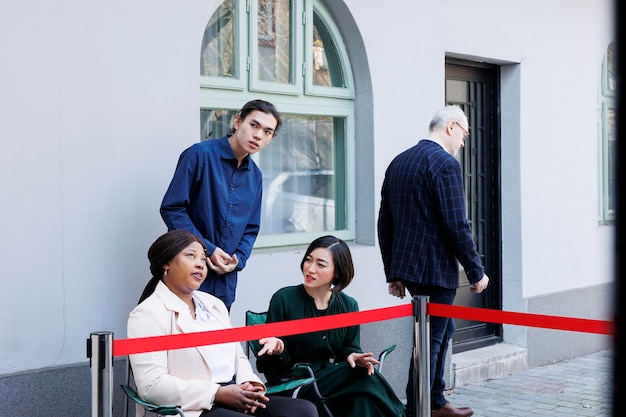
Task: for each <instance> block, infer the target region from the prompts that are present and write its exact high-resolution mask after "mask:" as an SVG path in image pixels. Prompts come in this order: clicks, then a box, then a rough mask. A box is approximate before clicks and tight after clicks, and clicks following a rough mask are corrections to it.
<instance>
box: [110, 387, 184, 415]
mask: <svg viewBox="0 0 626 417" xmlns="http://www.w3.org/2000/svg"><path fill="white" fill-rule="evenodd" d="M122 390H123V391H124V393H125V394H126V396H127V397H128V398H130V399H131V400H133V401H134V402H136V403H137V404H139V405H141V406H142V407H143V408H144V409H145V410H147V411H151V412H153V413H155V414H156V415H158V416H176V415H178V416H180V417H185V413H183V410H182V409H181V408H180V406H178V405H156V404H152V403H149V402H146V401H144V400H142V399H141V398H140V397H139V395H138V394H137V392H136V391H135V390H134V389H132V388H131V387H129V386H128V385H122Z"/></svg>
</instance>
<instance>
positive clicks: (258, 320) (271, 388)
mask: <svg viewBox="0 0 626 417" xmlns="http://www.w3.org/2000/svg"><path fill="white" fill-rule="evenodd" d="M266 320H267V312H266V311H265V312H262V313H256V312H254V311H250V310H248V311H246V326H253V325H257V324H265V321H266ZM260 350H261V344H260V343H259V341H258V340H249V341H248V343H247V353H248V357H249V356H250V352H252V353H253V354H254V357H255V358H258V353H259V351H260ZM265 385H266V386H267V393H268V394H278V393H283V392H286V391H291V390H293V393H292V394H291V397H292V398H298V393H299V392H300V388H302V387H303V386H305V385H311V387H312V388H313V390H314V392H315V395H316V396H317V400H316V401H314V403H315V405H316V406H317V407H322V408H323V409H324V411H326V413H327V414H328V415H329V416H330V417H333V414H332V413H331V412H330V410H329V409H328V406H327V405H326V400H325V398H324V397H323V396H322V394H321V393H320V390H319V388H318V386H317V381H316V380H315V375H314V373H313V369H311V367H310V366H309V365H307V364H305V363H297V364H295V365H294V366H293V367H292V368H291V370H290V371H289V372H288V373H287V374H285V375H283V376H282V377H281V378H279V379H275V380H274V379H273V380H268V381H267V382H266V383H265Z"/></svg>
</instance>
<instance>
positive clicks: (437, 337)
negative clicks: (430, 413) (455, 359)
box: [405, 283, 456, 417]
mask: <svg viewBox="0 0 626 417" xmlns="http://www.w3.org/2000/svg"><path fill="white" fill-rule="evenodd" d="M405 286H406V288H407V289H408V290H409V293H410V294H411V296H415V295H425V296H428V301H429V302H432V303H438V304H448V305H451V304H452V303H453V302H454V297H455V296H456V289H448V288H443V287H437V286H432V285H413V286H411V284H410V283H405ZM429 320H430V408H431V410H437V409H439V408H441V407H443V406H444V405H446V403H447V400H446V398H445V396H444V390H445V388H446V382H445V381H444V378H443V373H444V365H445V360H446V354H447V352H448V344H449V341H450V339H452V336H453V335H454V330H455V329H456V327H455V325H454V319H451V318H448V317H437V316H430V318H429ZM415 403H416V398H415V387H414V386H413V358H411V363H410V365H409V380H408V383H407V385H406V417H414V416H415Z"/></svg>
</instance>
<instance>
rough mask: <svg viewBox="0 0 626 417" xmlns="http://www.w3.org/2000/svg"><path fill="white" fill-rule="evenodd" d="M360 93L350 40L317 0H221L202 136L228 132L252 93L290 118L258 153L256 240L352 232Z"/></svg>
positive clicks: (208, 59) (268, 243) (210, 38)
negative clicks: (259, 180) (347, 43)
mask: <svg viewBox="0 0 626 417" xmlns="http://www.w3.org/2000/svg"><path fill="white" fill-rule="evenodd" d="M320 46H321V48H320ZM354 97H355V94H354V83H353V79H352V69H351V66H350V60H349V58H348V54H347V51H346V48H345V46H344V43H343V41H342V38H341V34H340V32H339V30H338V28H337V26H336V24H335V22H334V21H333V18H332V16H331V14H330V13H329V12H328V11H327V9H326V7H325V6H324V4H323V3H322V2H321V1H319V0H247V1H246V0H224V1H223V2H221V3H220V4H218V5H217V6H216V8H215V10H214V12H213V13H212V16H211V18H210V19H209V22H208V23H207V26H206V30H205V34H204V38H203V41H202V49H201V54H200V132H201V140H209V139H215V138H219V137H222V136H223V135H224V134H226V132H227V131H228V129H229V128H230V126H232V117H233V116H234V114H235V112H236V111H237V110H238V109H239V108H240V107H241V106H242V105H243V104H244V103H246V102H247V101H249V100H252V99H257V98H261V99H265V100H267V101H270V102H272V103H273V104H274V105H276V107H277V108H278V110H279V111H280V112H281V115H282V117H283V122H284V124H283V126H282V127H281V129H280V130H279V132H278V134H277V136H276V138H275V139H274V141H273V142H272V143H271V144H270V145H269V146H268V147H267V148H265V149H264V150H263V151H261V152H260V153H259V154H256V155H253V156H252V158H253V159H254V160H255V162H256V163H257V164H258V165H259V167H260V168H261V171H262V172H263V177H264V179H263V187H264V190H263V208H262V213H261V215H262V220H261V232H260V234H259V237H258V238H257V241H256V244H255V247H257V248H262V247H277V246H286V245H290V246H292V245H302V244H307V243H308V242H310V241H311V240H313V239H314V238H315V237H317V236H319V235H320V234H321V233H332V234H334V235H335V236H338V237H340V238H342V239H344V240H354V238H355V226H354V225H355V204H354V201H355V166H354V159H355V145H354V142H355V116H354V114H355V106H354ZM277 201H278V202H277ZM272 204H273V205H272ZM276 216H282V217H279V218H276Z"/></svg>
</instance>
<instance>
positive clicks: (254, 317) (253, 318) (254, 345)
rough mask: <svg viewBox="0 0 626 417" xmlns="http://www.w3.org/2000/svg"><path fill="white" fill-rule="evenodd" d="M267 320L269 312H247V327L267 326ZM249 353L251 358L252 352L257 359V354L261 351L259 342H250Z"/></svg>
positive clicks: (248, 345) (248, 344)
mask: <svg viewBox="0 0 626 417" xmlns="http://www.w3.org/2000/svg"><path fill="white" fill-rule="evenodd" d="M266 320H267V311H264V312H262V313H257V312H254V311H250V310H248V311H246V326H253V325H255V324H265V321H266ZM246 346H247V351H248V356H250V351H252V353H253V354H254V357H257V353H258V352H259V350H261V344H260V343H259V341H258V340H249V341H248V343H247V345H246Z"/></svg>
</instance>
